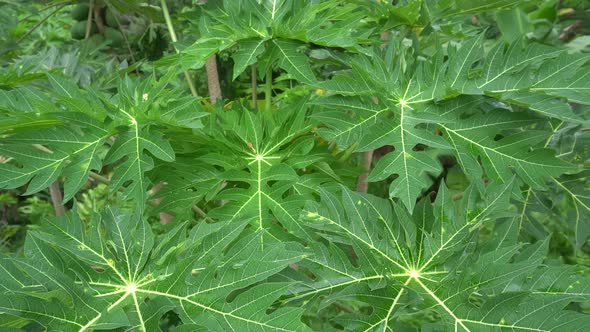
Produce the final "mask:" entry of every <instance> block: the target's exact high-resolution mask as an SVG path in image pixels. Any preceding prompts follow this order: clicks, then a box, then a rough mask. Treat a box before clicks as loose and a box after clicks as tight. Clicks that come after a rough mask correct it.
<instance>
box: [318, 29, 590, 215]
mask: <svg viewBox="0 0 590 332" xmlns="http://www.w3.org/2000/svg"><path fill="white" fill-rule="evenodd" d="M482 40H483V37H482V36H480V37H478V38H474V39H471V40H468V41H466V42H464V43H463V45H461V47H459V48H458V49H455V48H450V49H449V55H448V60H447V61H446V62H443V58H442V54H441V52H442V51H441V50H439V51H438V52H437V53H436V54H435V55H434V56H432V57H431V59H429V60H424V59H416V58H415V57H413V56H410V55H408V54H407V52H405V51H404V48H403V46H401V44H400V47H401V50H398V51H396V50H395V49H394V48H393V47H390V48H389V49H387V50H385V51H383V52H379V51H376V52H375V53H374V54H373V56H372V57H371V58H367V57H365V56H357V57H351V58H348V57H347V58H343V61H345V62H346V63H347V64H349V65H350V67H351V71H350V72H348V73H344V74H340V75H337V76H335V77H334V78H333V79H332V80H330V81H328V82H321V83H318V86H319V87H321V88H323V89H326V90H327V92H328V93H329V95H328V96H326V97H322V98H318V99H316V100H314V101H313V103H314V104H316V105H321V106H322V108H320V109H319V110H318V111H317V112H316V113H314V117H315V118H316V119H318V120H319V121H321V122H322V123H324V124H325V125H326V127H325V128H318V133H319V134H320V135H322V136H323V137H324V138H326V139H328V140H334V141H335V142H336V143H337V144H338V146H339V147H340V148H341V149H347V148H349V147H350V146H352V148H353V149H354V151H367V150H371V149H376V148H379V147H381V146H386V145H390V146H393V148H394V151H393V152H391V153H389V154H387V155H386V156H385V157H383V158H381V159H380V160H379V161H378V162H377V163H376V165H375V168H374V169H373V170H372V172H371V174H370V176H369V180H373V181H378V180H383V179H386V178H388V177H389V176H391V175H395V176H396V178H394V181H393V182H392V183H391V186H390V190H389V192H390V195H391V196H393V197H398V198H399V199H401V200H402V202H404V205H406V207H407V208H408V209H409V210H410V211H411V210H412V209H413V207H414V204H415V201H416V198H417V197H419V196H420V194H421V193H422V192H423V191H424V190H426V189H428V188H430V187H431V185H432V183H433V180H432V176H435V177H436V176H438V175H439V174H440V172H441V168H440V166H439V162H438V161H437V160H436V157H437V156H438V155H441V154H448V153H449V151H451V152H452V153H453V154H454V155H455V157H456V158H457V161H458V162H459V164H460V165H461V166H462V167H463V170H464V172H465V173H466V174H467V175H468V176H470V177H471V178H474V179H477V178H481V177H482V176H484V175H485V176H487V177H490V178H492V179H494V180H500V181H506V180H507V179H509V178H511V175H512V174H513V173H516V174H517V175H518V176H519V177H520V178H521V179H522V180H523V181H524V182H525V183H527V184H529V185H532V186H535V188H542V187H544V185H545V181H546V180H547V179H549V178H551V177H553V176H559V175H560V174H563V173H566V172H572V171H575V167H573V166H572V165H570V164H568V163H566V162H563V161H561V160H559V159H557V158H555V157H554V156H553V152H552V151H551V150H550V149H546V148H544V146H543V145H542V144H541V143H542V142H544V141H545V140H546V138H547V137H548V136H549V134H550V133H549V132H544V131H532V130H531V129H533V128H534V127H538V126H539V125H540V124H542V123H544V122H545V121H546V120H545V119H543V118H537V117H535V116H534V115H533V114H531V112H516V110H519V109H518V107H519V106H524V107H529V108H530V110H531V111H533V112H537V113H538V114H539V115H542V116H548V117H550V118H558V119H561V120H564V121H571V122H581V121H582V120H581V118H580V117H579V116H578V115H576V114H574V112H573V111H572V109H571V107H570V106H569V105H568V104H567V103H564V102H563V101H558V100H556V99H555V98H553V97H552V96H550V95H547V94H543V93H541V92H540V90H533V87H534V86H535V84H539V83H540V82H542V80H543V77H547V76H548V74H547V73H546V72H545V71H544V70H542V69H541V70H540V71H539V72H536V71H533V68H534V67H535V66H541V68H543V67H542V66H544V65H548V66H550V67H552V68H553V67H555V66H557V64H555V63H554V61H556V60H554V59H553V58H556V57H558V56H561V55H562V54H563V51H562V50H560V49H556V48H552V47H546V46H538V45H537V46H536V45H532V46H528V47H526V48H523V47H522V45H521V43H520V42H515V43H514V44H512V45H510V46H508V47H507V46H505V45H504V44H498V45H497V46H496V47H494V48H493V49H492V50H490V51H489V52H487V53H486V52H484V48H483V41H482ZM392 45H393V46H395V45H396V44H395V43H394V44H392ZM482 59H483V60H482ZM584 62H585V60H584V61H581V63H584ZM482 63H483V64H482ZM581 63H579V64H578V67H576V68H579V66H581ZM558 64H561V65H563V66H566V65H565V64H564V63H562V62H558ZM574 67H575V66H574ZM404 68H405V69H404ZM584 70H586V69H584ZM564 74H565V73H564ZM458 93H460V94H467V95H475V96H473V97H471V98H468V97H466V96H457V94H458ZM484 94H487V95H489V96H493V97H496V98H499V99H500V100H501V101H504V102H510V103H513V104H514V105H515V106H512V107H511V106H508V105H506V104H498V103H494V100H493V99H488V98H482V97H481V96H482V95H484ZM351 95H352V96H351ZM359 95H360V96H366V97H359ZM375 96H379V97H378V98H376V97H375ZM563 96H564V97H565V96H566V95H565V94H564V95H563ZM516 105H518V106H516ZM500 107H501V108H500ZM490 108H492V109H493V108H499V109H497V110H493V111H489V109H490ZM511 108H512V109H511ZM439 132H442V135H441V134H439ZM478 157H479V160H478ZM480 163H481V164H482V166H483V171H482V167H481V166H480V165H479V164H480Z"/></svg>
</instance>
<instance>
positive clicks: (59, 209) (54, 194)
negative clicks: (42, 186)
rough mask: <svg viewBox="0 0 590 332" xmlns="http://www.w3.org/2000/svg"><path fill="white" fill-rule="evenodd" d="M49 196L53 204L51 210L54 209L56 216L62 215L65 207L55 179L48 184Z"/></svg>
mask: <svg viewBox="0 0 590 332" xmlns="http://www.w3.org/2000/svg"><path fill="white" fill-rule="evenodd" d="M49 196H50V197H51V204H52V205H53V211H55V215H56V216H58V217H59V216H63V215H64V214H65V213H66V209H65V207H64V205H63V202H62V201H63V196H62V195H61V190H60V189H59V181H58V180H55V182H53V183H52V184H51V185H50V186H49Z"/></svg>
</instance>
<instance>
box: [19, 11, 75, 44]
mask: <svg viewBox="0 0 590 332" xmlns="http://www.w3.org/2000/svg"><path fill="white" fill-rule="evenodd" d="M67 5H68V3H67V2H66V3H64V4H63V5H61V6H59V7H58V8H57V9H56V10H54V11H52V12H51V13H50V14H49V15H47V16H45V17H44V18H43V19H42V20H41V21H39V22H37V24H35V25H34V26H33V27H32V28H31V29H30V30H29V31H27V33H25V34H24V35H22V36H21V37H20V38H19V39H18V40H17V41H16V42H15V44H17V45H18V44H20V43H21V42H22V41H23V40H25V38H27V37H28V36H29V35H31V34H32V33H33V31H35V30H37V28H39V27H40V26H41V25H42V24H43V23H45V21H47V20H48V19H49V18H50V17H51V16H53V15H54V14H55V13H57V12H59V11H60V10H62V8H64V7H65V6H67Z"/></svg>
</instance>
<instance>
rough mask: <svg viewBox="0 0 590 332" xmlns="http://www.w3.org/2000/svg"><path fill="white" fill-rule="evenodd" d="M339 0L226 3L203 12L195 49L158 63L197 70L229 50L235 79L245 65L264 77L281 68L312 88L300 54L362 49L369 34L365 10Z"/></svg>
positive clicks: (308, 69) (307, 67)
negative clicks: (309, 48)
mask: <svg viewBox="0 0 590 332" xmlns="http://www.w3.org/2000/svg"><path fill="white" fill-rule="evenodd" d="M358 9H359V7H358V6H356V5H354V4H344V3H343V2H342V1H339V0H330V1H323V2H322V3H313V2H309V1H303V0H265V1H255V0H227V1H223V2H219V3H211V4H208V5H207V6H206V7H205V10H204V14H205V15H203V16H202V18H201V22H200V25H199V28H200V31H201V33H202V37H201V38H200V39H199V40H197V41H196V42H195V43H194V44H192V45H190V46H188V47H186V48H185V49H183V50H181V51H180V54H177V55H173V56H169V57H168V58H167V59H165V60H162V61H160V63H161V64H162V65H165V64H167V65H169V64H171V63H176V64H178V65H179V66H180V68H199V67H202V66H203V65H204V64H205V62H206V60H207V59H208V58H209V57H210V56H211V55H213V54H215V53H219V52H221V51H224V50H230V52H231V56H232V58H233V60H234V68H233V74H232V77H233V79H235V78H237V77H238V76H239V75H240V74H241V73H242V72H244V70H245V69H246V67H247V66H249V65H251V64H254V63H256V62H257V61H258V60H259V59H264V61H261V62H260V63H259V70H261V72H262V73H264V72H265V71H266V67H268V66H272V64H273V63H277V64H278V66H279V67H280V68H282V69H283V70H285V71H286V72H287V73H289V74H290V75H291V76H292V77H293V78H295V79H297V80H299V81H301V82H303V83H314V82H315V81H316V77H315V75H314V73H313V71H312V69H311V66H310V64H309V62H308V59H307V57H306V56H305V54H303V53H302V52H300V51H299V50H298V49H299V48H300V47H303V46H305V45H306V43H313V44H315V45H320V46H334V47H343V48H346V49H351V50H361V47H360V46H359V44H361V43H366V40H367V39H368V38H369V36H370V33H371V29H369V28H368V27H367V26H366V24H365V23H364V22H363V21H362V11H359V10H358Z"/></svg>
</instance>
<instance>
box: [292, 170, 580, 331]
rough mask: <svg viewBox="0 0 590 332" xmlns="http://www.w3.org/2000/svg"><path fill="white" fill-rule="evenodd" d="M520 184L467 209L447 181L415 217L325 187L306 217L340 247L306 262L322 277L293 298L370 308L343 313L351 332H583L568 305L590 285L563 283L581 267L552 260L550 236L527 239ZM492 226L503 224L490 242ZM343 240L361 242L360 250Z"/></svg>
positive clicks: (473, 201)
mask: <svg viewBox="0 0 590 332" xmlns="http://www.w3.org/2000/svg"><path fill="white" fill-rule="evenodd" d="M512 182H513V181H510V182H508V183H507V184H505V185H491V186H489V187H488V188H487V189H486V197H484V198H483V201H482V200H480V199H479V198H478V196H479V195H480V194H479V193H478V190H477V189H475V187H471V188H470V189H469V190H468V191H467V192H466V194H465V196H464V198H463V201H462V202H461V203H460V204H459V205H458V206H455V204H454V203H453V201H452V199H451V197H450V195H449V192H448V191H447V190H446V188H445V186H444V185H442V186H441V188H440V190H439V193H438V196H437V199H436V202H435V203H434V204H433V205H431V204H430V203H424V202H423V201H422V203H421V204H420V205H419V206H417V208H416V209H417V211H415V213H414V216H413V217H410V216H409V215H408V213H407V212H406V211H405V209H403V208H400V207H399V206H398V205H396V204H392V203H391V202H390V201H386V200H383V199H379V198H376V197H374V196H371V195H366V194H358V193H354V192H352V191H350V190H348V189H345V188H343V189H342V190H343V194H342V198H341V199H338V198H336V197H335V196H333V195H332V194H330V193H327V192H324V193H323V194H322V200H321V203H320V204H310V205H308V206H307V208H306V209H305V210H304V212H303V216H302V217H303V218H304V219H306V220H309V221H310V223H311V224H310V226H311V227H313V228H315V229H317V231H318V232H320V234H322V235H323V236H324V237H325V238H326V239H327V240H328V241H329V242H330V244H329V245H327V246H326V245H323V244H317V246H318V247H317V248H314V252H315V254H314V255H313V256H310V257H308V258H306V259H304V261H303V262H302V263H300V264H299V266H300V269H304V270H305V271H310V273H312V275H313V278H310V277H309V275H310V274H309V273H302V274H300V275H299V276H298V277H299V278H301V279H302V280H303V282H304V284H303V285H301V286H298V287H295V288H293V293H292V294H291V295H290V296H288V297H286V298H285V299H284V300H283V302H284V303H295V302H297V301H301V300H305V301H306V302H307V301H309V300H313V301H311V303H315V302H318V301H319V302H320V303H322V306H326V305H328V304H330V303H334V302H337V303H340V305H341V306H347V304H351V305H352V306H349V307H352V308H355V307H359V306H361V307H362V306H363V304H364V305H366V306H369V307H370V310H368V311H365V310H359V312H356V310H352V311H350V310H348V311H349V313H346V314H341V315H339V316H337V317H336V318H335V319H334V323H337V324H339V325H340V326H343V327H344V328H345V330H351V331H396V330H404V329H409V328H410V327H411V326H413V327H414V328H415V327H420V326H421V327H422V329H429V330H441V331H447V330H450V331H488V330H489V331H495V330H503V329H508V330H514V331H520V330H522V331H530V330H534V331H553V330H556V329H558V328H562V327H563V328H565V329H567V330H571V331H582V330H583V329H584V328H585V326H587V324H588V317H587V316H584V315H582V314H580V313H577V312H574V311H569V310H565V307H566V306H567V305H568V304H569V303H571V302H577V301H586V300H587V299H588V295H589V294H588V292H587V291H586V290H585V289H584V288H585V286H575V287H574V289H573V290H571V291H570V289H572V287H570V286H571V285H572V284H574V283H575V282H574V280H579V277H577V278H575V277H574V278H571V279H568V280H560V279H559V278H560V277H559V273H562V274H568V273H572V270H571V269H569V268H567V267H562V266H553V267H549V268H548V267H546V266H544V265H543V264H542V263H543V260H544V257H545V255H546V251H547V245H548V241H539V242H538V243H535V244H532V245H524V244H522V243H518V241H517V239H518V233H519V230H520V224H519V222H518V218H516V216H515V215H514V214H512V213H511V212H509V211H507V210H506V208H507V207H508V206H510V204H509V201H510V198H511V196H512ZM482 229H492V230H493V231H492V234H490V235H489V237H487V240H484V239H481V238H482V237H486V236H485V235H483V234H484V233H482V232H481V230H482ZM478 238H480V239H479V240H478ZM337 244H344V245H351V246H352V248H353V249H354V256H353V257H352V258H351V257H349V255H348V254H347V253H346V251H343V250H342V249H341V248H339V246H338V245H337ZM351 260H352V261H353V262H351ZM294 278H297V276H294V275H291V276H289V279H294ZM367 312H369V314H367Z"/></svg>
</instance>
